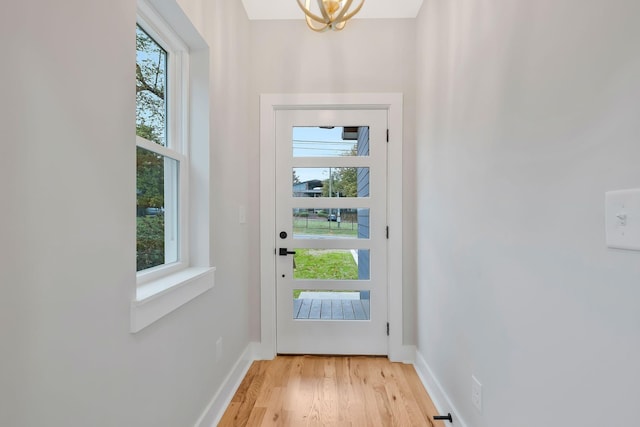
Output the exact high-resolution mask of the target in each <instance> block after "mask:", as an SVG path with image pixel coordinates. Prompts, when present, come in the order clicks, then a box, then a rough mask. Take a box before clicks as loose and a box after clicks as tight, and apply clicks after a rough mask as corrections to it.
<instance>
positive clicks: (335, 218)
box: [327, 214, 338, 221]
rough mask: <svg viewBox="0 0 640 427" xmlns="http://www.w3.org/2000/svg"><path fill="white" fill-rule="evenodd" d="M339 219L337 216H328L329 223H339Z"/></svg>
mask: <svg viewBox="0 0 640 427" xmlns="http://www.w3.org/2000/svg"><path fill="white" fill-rule="evenodd" d="M337 220H338V217H337V216H336V214H329V215H327V221H337Z"/></svg>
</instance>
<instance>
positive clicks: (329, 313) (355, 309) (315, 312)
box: [293, 298, 370, 320]
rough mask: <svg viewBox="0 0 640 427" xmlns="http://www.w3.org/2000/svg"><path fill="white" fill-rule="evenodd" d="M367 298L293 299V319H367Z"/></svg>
mask: <svg viewBox="0 0 640 427" xmlns="http://www.w3.org/2000/svg"><path fill="white" fill-rule="evenodd" d="M369 308H370V304H369V300H368V299H362V300H360V299H305V298H298V299H294V300H293V318H294V319H324V320H369V319H370V313H369Z"/></svg>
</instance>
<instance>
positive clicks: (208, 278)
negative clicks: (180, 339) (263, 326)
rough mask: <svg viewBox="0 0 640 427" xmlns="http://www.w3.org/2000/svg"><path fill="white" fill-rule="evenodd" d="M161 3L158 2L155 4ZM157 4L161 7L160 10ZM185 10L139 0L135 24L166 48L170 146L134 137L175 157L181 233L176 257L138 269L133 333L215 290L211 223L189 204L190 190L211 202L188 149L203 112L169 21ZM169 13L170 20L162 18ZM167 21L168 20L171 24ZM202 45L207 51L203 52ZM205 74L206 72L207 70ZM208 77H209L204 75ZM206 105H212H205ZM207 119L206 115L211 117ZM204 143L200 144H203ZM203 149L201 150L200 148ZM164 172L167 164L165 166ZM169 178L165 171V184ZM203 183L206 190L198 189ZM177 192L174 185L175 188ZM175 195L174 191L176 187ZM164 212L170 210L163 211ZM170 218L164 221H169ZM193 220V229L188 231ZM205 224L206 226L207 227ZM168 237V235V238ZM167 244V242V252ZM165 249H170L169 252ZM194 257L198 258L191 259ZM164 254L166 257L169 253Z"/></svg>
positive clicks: (185, 53)
mask: <svg viewBox="0 0 640 427" xmlns="http://www.w3.org/2000/svg"><path fill="white" fill-rule="evenodd" d="M156 3H157V4H156ZM154 6H159V7H160V8H161V9H162V14H161V13H159V12H158V11H157V10H158V9H156V8H154ZM181 12H182V11H181V10H180V9H179V6H178V5H177V3H174V2H157V1H156V0H138V14H137V24H138V25H139V26H140V27H141V28H142V29H143V30H144V31H145V32H146V33H147V34H148V35H149V36H150V37H151V38H152V39H153V40H154V41H155V42H156V43H157V44H158V45H160V47H162V48H163V49H164V50H165V51H166V52H167V76H166V77H167V78H166V90H167V97H166V98H167V101H166V102H167V104H166V108H167V121H166V126H167V129H166V146H162V145H160V144H157V143H154V142H152V141H148V140H146V139H144V138H141V137H139V136H136V146H137V147H141V148H143V149H146V150H149V151H152V152H155V153H157V154H159V155H162V156H164V157H166V158H170V159H173V160H176V161H177V162H178V164H179V171H178V188H177V190H178V193H177V194H178V201H177V206H178V209H177V215H178V222H177V230H170V229H169V230H167V228H165V237H166V236H167V232H169V233H171V232H174V231H177V239H178V243H177V248H176V249H177V255H178V257H177V261H176V262H171V263H168V264H163V265H159V266H156V267H152V268H148V269H145V270H142V271H139V272H137V273H136V289H135V294H134V297H133V300H132V303H131V332H132V333H135V332H138V331H140V330H141V329H143V328H145V327H146V326H148V325H150V324H151V323H153V322H155V321H157V320H158V319H160V318H162V317H163V316H165V315H166V314H168V313H170V312H172V311H174V310H175V309H177V308H178V307H180V306H182V305H184V304H185V303H187V302H189V301H190V300H192V299H194V298H196V297H197V296H199V295H201V294H202V293H204V292H206V291H207V290H209V289H211V288H213V286H214V277H213V273H214V271H215V268H214V267H210V265H209V252H208V249H207V248H208V247H209V239H208V236H209V233H208V226H207V221H206V219H205V218H203V217H202V215H203V214H202V213H201V212H200V211H202V210H203V209H202V208H200V207H199V206H198V205H197V204H196V208H197V209H196V210H194V211H193V212H190V209H189V206H190V205H193V203H194V200H192V199H191V192H192V191H195V192H194V195H195V196H196V197H197V199H196V200H195V201H196V202H197V203H200V199H202V200H204V201H206V200H208V197H207V196H206V195H207V192H208V183H207V184H205V186H204V187H203V186H202V185H198V186H197V187H196V188H195V190H194V189H193V188H191V187H190V185H189V182H190V177H191V176H192V172H191V168H192V166H193V167H195V166H194V165H192V164H191V161H190V156H189V153H190V152H191V151H192V147H190V134H191V133H192V132H194V130H193V129H192V128H193V126H194V122H198V121H199V120H200V121H202V120H201V119H198V118H196V119H195V120H191V118H190V117H189V110H190V109H193V108H197V110H196V111H200V110H202V106H201V105H197V106H196V107H194V106H193V105H192V104H193V102H194V99H192V97H193V93H191V88H190V79H191V78H192V77H193V75H194V74H193V73H192V72H191V71H192V70H190V68H189V64H190V49H189V47H188V46H187V44H186V43H184V42H183V41H182V39H181V38H180V37H179V35H178V34H181V33H179V32H177V31H174V29H173V28H172V26H171V25H170V24H169V23H173V22H172V21H171V19H177V18H176V16H177V15H178V14H179V13H181ZM163 16H166V17H167V19H165V18H163ZM168 22H169V23H168ZM178 24H179V25H178V28H180V29H181V30H182V31H187V33H189V37H190V39H189V40H190V42H191V43H193V42H194V40H195V39H197V38H198V37H197V36H196V37H194V31H193V28H192V27H191V28H187V27H185V24H184V20H182V21H180V22H179V23H178ZM203 47H204V50H203ZM197 49H199V51H198V55H202V53H201V52H203V51H206V52H208V48H206V43H205V42H204V41H203V40H201V39H200V42H199V44H198V45H197ZM196 69H197V70H198V73H197V74H198V76H200V80H201V79H202V75H203V73H202V72H201V70H199V69H198V68H197V66H196ZM205 74H206V73H205ZM205 78H208V75H207V76H206V77H205ZM206 108H207V109H208V106H206ZM207 120H208V119H207ZM201 125H202V126H199V127H197V128H195V129H196V130H195V133H196V134H197V135H198V138H199V141H198V143H199V144H207V145H208V143H209V141H208V138H206V135H208V131H203V129H208V122H207V123H201ZM199 147H200V146H199ZM199 150H201V149H199ZM196 163H197V168H196V170H197V171H196V172H199V173H202V172H203V170H204V169H203V168H205V169H207V170H208V162H206V163H205V164H204V165H203V162H202V161H201V160H197V162H196ZM165 173H167V172H166V168H165ZM167 182H169V180H167V178H166V175H165V185H166V183H167ZM200 187H202V188H200ZM174 190H175V189H174ZM168 193H172V191H171V189H167V188H166V187H165V208H166V206H167V205H168V202H167V197H169V198H170V197H171V194H168ZM173 193H174V194H175V191H173ZM165 214H166V209H165ZM168 222H169V221H166V223H168ZM190 224H191V225H194V224H195V228H194V229H191V230H190V228H191V227H190ZM205 228H206V229H205ZM165 241H166V239H165ZM190 247H191V248H197V253H195V252H194V253H190V250H189V248H190ZM166 249H167V247H166V246H165V251H166ZM165 253H166V252H165ZM194 255H195V258H196V262H195V264H194V262H193V256H194ZM165 258H166V257H165Z"/></svg>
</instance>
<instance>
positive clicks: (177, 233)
mask: <svg viewBox="0 0 640 427" xmlns="http://www.w3.org/2000/svg"><path fill="white" fill-rule="evenodd" d="M187 58H188V54H187V49H186V48H185V47H184V46H183V45H182V43H181V42H180V41H179V40H178V39H177V37H176V36H175V35H173V34H171V33H169V34H163V35H161V33H160V32H159V31H155V30H154V28H153V27H152V26H151V25H149V24H146V25H145V23H144V22H139V23H138V26H137V28H136V136H137V138H136V145H137V147H136V265H137V271H138V272H139V274H138V277H139V279H142V280H144V279H145V278H146V276H149V277H157V276H158V275H162V274H166V273H167V272H168V271H169V270H170V271H175V270H177V269H180V268H183V267H184V266H185V264H188V257H187V245H186V240H187V239H186V236H187V229H186V227H187V221H184V220H183V219H184V217H185V216H186V208H185V200H186V194H187V191H188V175H187V173H186V171H187V170H188V158H187V156H186V155H185V153H186V152H187V150H186V149H187V140H186V135H185V133H184V126H183V124H184V123H186V121H187V117H186V114H185V113H186V112H185V111H184V108H183V106H184V104H185V102H184V98H185V94H186V93H187V89H188V88H187V87H186V86H187V85H186V82H185V81H184V80H183V78H182V74H183V72H184V68H185V66H186V64H187Z"/></svg>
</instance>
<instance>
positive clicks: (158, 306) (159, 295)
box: [131, 267, 216, 333]
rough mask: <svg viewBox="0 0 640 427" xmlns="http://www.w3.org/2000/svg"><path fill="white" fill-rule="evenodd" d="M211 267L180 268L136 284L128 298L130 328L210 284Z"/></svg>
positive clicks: (161, 314) (155, 317) (167, 310)
mask: <svg viewBox="0 0 640 427" xmlns="http://www.w3.org/2000/svg"><path fill="white" fill-rule="evenodd" d="M215 270H216V269H215V267H193V268H187V269H185V270H180V271H179V272H177V273H174V274H170V275H168V276H165V277H162V278H160V279H157V280H153V281H151V282H148V283H145V284H144V285H141V286H138V289H137V292H136V299H135V301H132V302H131V332H132V333H136V332H139V331H141V330H142V329H144V328H146V327H147V326H149V325H150V324H152V323H153V322H155V321H156V320H158V319H160V318H162V317H164V316H166V315H167V314H169V313H171V312H172V311H174V310H175V309H177V308H178V307H180V306H182V305H184V304H186V303H188V302H189V301H191V300H192V299H194V298H196V297H197V296H199V295H201V294H203V293H205V292H206V291H208V290H209V289H211V288H213V286H214V272H215Z"/></svg>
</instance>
